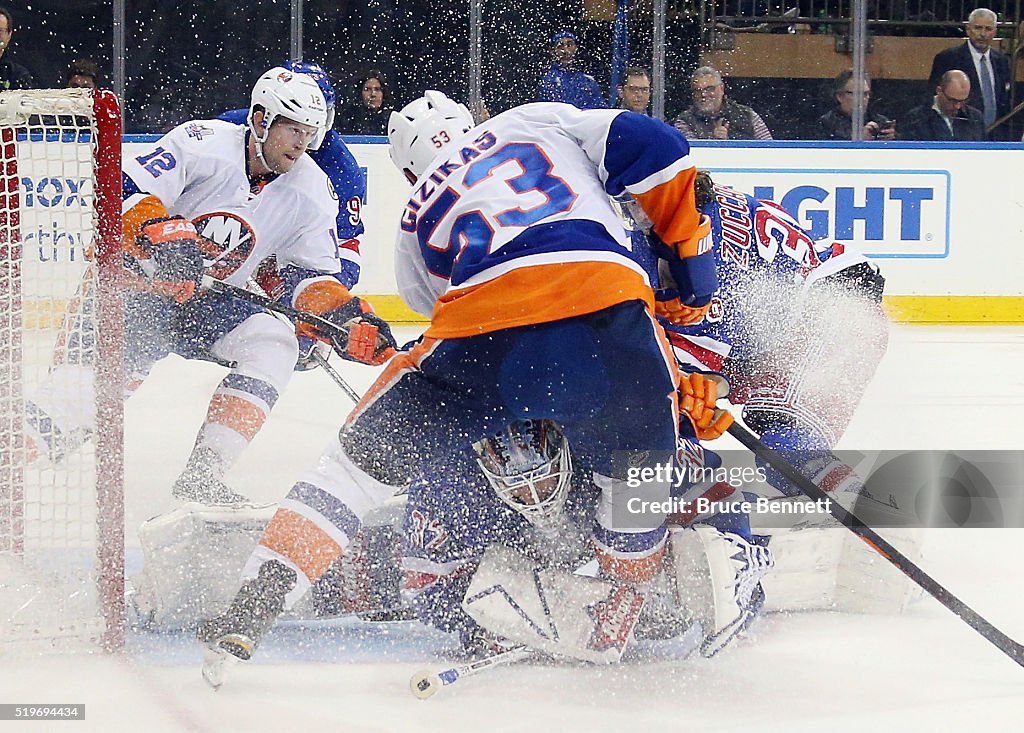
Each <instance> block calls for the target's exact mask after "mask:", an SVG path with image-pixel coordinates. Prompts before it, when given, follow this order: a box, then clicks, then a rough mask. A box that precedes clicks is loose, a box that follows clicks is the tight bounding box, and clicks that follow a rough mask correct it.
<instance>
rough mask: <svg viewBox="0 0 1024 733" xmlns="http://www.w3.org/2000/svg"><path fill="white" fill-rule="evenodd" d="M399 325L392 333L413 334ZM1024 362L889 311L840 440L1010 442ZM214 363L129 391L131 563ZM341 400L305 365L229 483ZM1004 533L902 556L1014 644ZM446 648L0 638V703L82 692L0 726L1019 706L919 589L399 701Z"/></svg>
mask: <svg viewBox="0 0 1024 733" xmlns="http://www.w3.org/2000/svg"><path fill="white" fill-rule="evenodd" d="M400 331H401V333H400V334H396V335H398V337H399V341H400V342H401V340H402V337H406V338H408V337H411V336H412V335H413V334H414V333H415V332H414V331H413V330H412V329H400ZM854 348H855V347H854ZM339 363H340V366H339V368H340V369H341V370H342V372H343V373H344V374H345V375H346V377H347V378H348V379H349V380H350V382H351V384H352V385H353V386H354V387H355V388H356V389H357V390H360V391H362V390H363V389H365V388H366V386H367V385H368V384H369V383H370V382H371V381H372V379H373V377H374V376H375V374H376V373H377V370H376V369H374V368H370V367H364V366H360V365H350V364H347V363H344V362H339V361H338V360H337V359H332V364H335V365H336V366H338V365H339ZM1022 366H1024V327H1000V326H985V327H979V326H973V327H959V326H905V325H900V326H894V327H893V330H892V337H891V340H890V346H889V351H888V353H887V354H886V356H885V359H884V360H883V362H882V364H881V366H880V367H879V370H878V373H877V374H876V376H875V378H874V381H873V382H872V384H871V386H870V388H869V390H868V392H867V395H866V396H865V399H864V401H863V403H862V404H861V406H860V408H859V409H858V411H857V413H856V415H855V417H854V420H853V424H852V425H851V427H850V429H849V431H848V432H847V434H846V436H845V437H844V439H843V442H842V444H841V445H840V447H841V448H855V449H883V448H885V449H894V450H899V449H929V448H931V449H965V450H966V449H1003V450H1010V449H1017V450H1019V449H1021V448H1022V447H1024V429H1022V428H1021V417H1020V415H1021V411H1022V408H1024V370H1022ZM222 375H223V370H222V369H220V368H219V367H216V366H213V365H209V364H202V363H195V362H184V361H182V360H180V359H177V358H176V357H172V358H171V359H169V360H165V361H164V362H163V363H161V364H159V365H158V366H157V368H156V369H155V370H154V373H153V374H152V376H151V378H150V379H149V380H148V381H147V382H146V384H145V385H144V386H143V387H142V388H141V389H140V390H139V392H138V393H137V394H136V395H135V396H134V397H133V398H132V399H131V401H130V402H129V403H128V405H127V407H126V428H127V435H128V438H127V440H128V442H127V448H126V451H127V454H126V472H127V477H126V496H127V499H126V502H127V506H126V511H127V525H126V526H127V543H128V548H129V559H130V561H131V557H132V551H133V550H135V553H134V554H135V556H136V558H137V555H138V552H137V548H138V540H137V536H136V530H137V528H138V526H139V525H140V524H141V523H142V522H143V521H144V520H146V519H148V518H150V517H152V516H154V515H157V514H160V513H163V512H166V511H168V510H170V509H171V508H173V507H174V506H175V502H174V501H173V500H172V499H171V497H170V486H171V483H172V481H173V480H174V478H175V476H176V475H177V473H178V471H179V470H180V469H181V467H182V465H183V464H184V462H185V459H186V457H187V455H188V453H189V450H190V449H191V446H192V442H193V440H194V438H195V434H196V431H197V429H198V427H199V425H200V423H201V421H202V418H203V415H204V412H205V409H206V405H207V401H208V398H209V395H210V393H211V392H212V391H213V388H214V386H215V385H216V383H217V382H218V381H219V380H220V379H221V377H222ZM350 407H351V405H350V403H349V402H348V400H347V399H346V397H345V396H344V394H343V393H342V392H341V391H340V390H339V389H338V388H337V387H336V386H335V385H334V384H333V383H332V382H330V381H329V379H328V378H327V376H326V375H325V374H323V373H322V372H319V371H316V372H308V373H298V374H296V375H295V378H294V380H293V382H292V384H291V386H290V387H289V389H288V390H287V391H286V392H285V393H284V394H283V395H282V397H281V399H280V401H279V402H278V404H277V407H276V409H275V411H274V413H273V415H272V416H271V418H270V420H269V421H268V423H267V425H266V428H265V429H264V430H263V432H262V433H261V434H260V435H259V437H258V438H257V439H256V441H255V444H254V445H252V446H251V448H250V449H249V450H248V451H247V453H246V454H245V456H244V457H243V459H242V461H241V462H240V464H239V465H238V466H237V467H236V468H235V469H234V470H233V471H232V473H231V474H230V475H229V480H230V483H231V484H232V486H233V487H234V488H235V489H237V490H239V491H241V492H243V493H246V494H248V495H249V496H250V497H251V498H252V499H254V500H258V501H267V502H272V501H276V500H278V499H279V498H281V497H282V496H283V495H284V494H285V493H286V492H287V490H288V488H289V487H290V485H291V483H292V481H293V480H294V478H295V477H296V476H297V474H298V473H299V472H300V471H301V470H302V469H303V468H305V467H306V466H308V465H310V464H311V463H312V462H313V461H314V460H315V459H316V457H317V456H318V455H319V454H320V451H321V449H322V448H323V447H324V446H325V445H326V444H327V442H328V441H329V440H331V439H332V436H333V434H334V433H335V431H336V430H337V428H338V426H339V424H340V423H341V421H342V419H343V417H344V416H345V415H346V414H347V412H348V411H349V409H350ZM713 447H721V448H731V447H736V444H735V443H734V442H732V440H731V438H724V439H722V440H721V441H719V442H718V443H717V444H715V445H714V446H713ZM1021 488H1022V490H1024V487H1021ZM1022 552H1024V530H1021V529H986V530H929V531H927V532H926V534H925V539H924V555H925V557H924V560H923V561H922V563H921V564H922V566H923V568H924V569H925V571H926V572H928V573H929V574H931V575H932V577H934V578H935V579H936V580H938V581H939V582H940V583H942V584H944V585H945V586H946V587H947V588H949V589H950V590H951V591H952V592H953V593H954V594H956V595H957V596H958V597H959V598H961V599H962V600H963V601H965V602H966V603H967V604H969V605H970V606H972V607H973V608H974V609H975V610H976V611H977V612H979V613H980V614H981V615H982V616H984V617H985V618H987V619H988V620H989V621H991V622H992V623H993V624H995V625H996V626H997V627H998V628H1000V629H1001V630H1003V631H1004V632H1006V633H1007V634H1009V635H1010V636H1011V637H1013V638H1015V639H1017V640H1018V641H1020V640H1024V610H1022V609H1024V581H1022V580H1021V575H1020V558H1021V557H1022ZM136 562H137V559H136ZM129 570H130V571H131V570H132V568H131V567H129ZM454 646H455V644H454V642H453V641H452V640H449V639H448V638H446V637H444V636H443V635H440V634H435V633H432V632H429V631H427V630H425V629H423V628H422V627H417V626H415V625H414V624H412V623H403V624H377V625H373V626H368V625H366V624H362V623H357V622H343V623H339V622H330V623H327V622H323V623H318V624H317V623H307V624H302V625H299V624H295V623H289V624H282V625H279V626H278V627H276V628H275V630H274V631H272V632H271V634H270V635H269V636H268V637H267V638H266V640H265V641H264V644H263V646H262V647H261V648H260V649H259V651H258V652H257V655H256V658H255V660H254V661H253V662H251V663H248V664H239V665H237V666H235V668H234V670H233V671H232V674H231V676H230V677H229V679H228V681H227V682H226V683H225V685H224V686H223V688H222V689H221V690H219V691H217V692H214V691H213V690H211V689H210V688H209V687H207V686H206V684H205V683H204V682H203V681H202V679H201V677H200V671H199V670H200V651H199V647H198V645H197V644H196V643H194V642H193V640H192V639H191V638H190V637H189V636H187V635H185V634H165V635H156V634H140V633H138V632H129V636H128V652H127V653H126V655H125V656H124V657H122V658H112V657H106V656H103V655H100V654H93V655H80V654H75V655H64V656H55V655H50V656H46V657H32V658H28V659H24V658H18V659H14V658H11V657H5V656H3V654H2V651H0V703H8V704H10V703H21V704H36V705H39V704H70V703H84V704H85V706H86V719H85V720H84V721H80V722H70V721H68V722H62V723H56V722H47V723H36V724H35V725H32V724H26V723H20V722H0V730H40V731H42V730H47V731H49V730H59V731H64V730H67V731H147V732H153V733H156V732H158V731H238V732H239V733H260V732H262V731H295V732H296V733H298V732H302V733H313V732H319V731H345V732H350V731H351V732H355V731H360V732H361V731H444V732H445V733H450V732H452V731H494V732H497V731H520V730H531V731H541V730H550V729H557V730H559V731H564V732H566V733H568V732H569V731H587V732H588V733H598V732H600V731H616V732H620V733H621V732H622V731H634V730H662V731H687V732H692V733H696V732H698V731H701V732H703V731H750V730H756V731H760V732H764V731H787V732H788V733H798V732H799V731H815V732H816V733H820V732H821V731H829V732H830V733H836V732H838V731H857V733H862V731H864V730H880V731H901V732H908V731H954V730H975V731H997V730H1020V726H1021V722H1020V721H1021V720H1024V668H1022V667H1020V666H1018V665H1016V664H1014V662H1013V661H1011V660H1010V659H1009V658H1007V657H1006V656H1004V655H1003V654H1002V653H1001V652H999V651H998V650H997V649H996V648H995V647H993V646H992V645H991V644H989V643H988V642H987V641H986V640H984V639H983V638H981V637H980V636H979V635H978V634H977V633H976V632H975V631H973V630H972V629H971V628H970V627H968V626H967V625H966V624H965V623H963V622H962V621H961V620H959V619H958V618H957V617H955V616H954V615H953V614H952V613H950V612H949V611H947V610H946V609H945V608H943V607H942V606H941V605H940V604H939V603H938V602H936V601H934V600H933V599H931V598H930V597H924V598H922V599H921V600H918V601H916V602H915V603H914V604H913V605H912V606H911V608H910V610H909V611H908V613H906V614H904V615H902V616H862V615H849V614H840V613H825V612H814V613H800V614H797V613H790V614H772V615H768V616H766V617H763V618H761V619H759V620H758V622H757V623H756V624H755V625H754V626H753V627H752V628H751V630H750V631H749V632H748V633H747V635H746V636H745V637H744V638H742V639H740V640H739V641H738V642H737V643H735V644H734V645H732V646H730V647H729V648H727V649H726V650H725V651H724V652H723V653H722V654H720V655H719V656H717V657H715V658H713V659H710V660H706V659H700V658H691V659H685V660H675V661H660V662H651V663H643V664H640V663H631V664H624V665H620V666H617V667H614V668H608V667H605V668H596V667H583V666H533V665H519V666H506V667H502V668H497V669H493V670H490V671H488V672H486V673H484V674H481V675H479V676H477V677H473V678H470V679H466V680H464V681H463V682H460V683H458V684H457V685H455V686H454V687H452V688H449V689H447V690H443V691H442V692H440V693H439V694H438V695H437V696H435V697H434V698H432V699H430V700H427V701H420V700H417V699H415V698H414V697H413V696H412V695H411V694H410V692H409V688H408V681H409V677H410V675H412V674H413V673H414V672H416V671H418V670H420V669H423V668H425V667H430V668H443V667H445V666H451V665H450V664H448V662H452V661H453V658H452V657H451V656H450V654H448V652H450V651H451V650H452V649H454ZM0 650H2V644H0Z"/></svg>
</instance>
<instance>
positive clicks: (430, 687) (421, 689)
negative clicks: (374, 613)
mask: <svg viewBox="0 0 1024 733" xmlns="http://www.w3.org/2000/svg"><path fill="white" fill-rule="evenodd" d="M536 653H537V652H535V651H533V650H532V649H528V648H527V647H525V646H514V647H512V648H511V649H508V650H507V651H504V652H499V653H497V654H494V655H492V656H489V657H484V658H483V659H478V660H477V661H475V662H469V663H467V664H461V665H459V666H458V667H451V668H450V669H442V670H439V671H437V672H431V671H430V670H428V669H424V670H421V671H419V672H417V673H416V674H414V675H413V676H412V677H411V678H410V679H409V689H410V690H411V691H412V694H413V695H415V696H416V697H418V698H419V699H420V700H426V699H427V698H428V697H432V696H433V695H435V694H436V693H437V692H438V691H439V690H442V689H444V688H445V687H449V686H451V685H454V684H455V683H456V682H458V681H459V680H461V679H465V678H466V677H472V676H473V675H475V674H480V673H481V672H483V671H485V670H488V669H493V668H494V667H499V666H501V665H503V664H511V663H512V662H520V661H522V660H524V659H529V658H530V657H532V656H534V655H535V654H536Z"/></svg>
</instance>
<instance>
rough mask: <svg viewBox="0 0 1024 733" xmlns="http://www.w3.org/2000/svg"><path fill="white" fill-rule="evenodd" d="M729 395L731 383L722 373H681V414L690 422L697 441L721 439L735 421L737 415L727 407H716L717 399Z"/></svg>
mask: <svg viewBox="0 0 1024 733" xmlns="http://www.w3.org/2000/svg"><path fill="white" fill-rule="evenodd" d="M727 394H729V383H728V382H726V381H725V379H724V378H723V377H720V376H719V375H711V374H701V373H699V372H693V373H692V374H688V373H686V372H682V373H681V375H680V380H679V414H680V415H682V416H683V417H685V418H686V419H687V420H688V421H689V423H690V425H691V426H692V427H693V434H694V435H695V436H696V437H697V439H698V440H714V439H715V438H721V437H722V435H723V434H724V433H725V431H726V430H728V429H729V426H730V425H732V424H733V422H734V418H733V416H732V414H731V413H730V412H729V411H728V410H720V409H717V408H716V407H715V402H717V401H718V399H719V398H721V397H725V396H726V395H727ZM684 427H685V426H684Z"/></svg>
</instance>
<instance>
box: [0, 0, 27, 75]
mask: <svg viewBox="0 0 1024 733" xmlns="http://www.w3.org/2000/svg"><path fill="white" fill-rule="evenodd" d="M14 30H15V27H14V16H13V15H12V14H11V11H10V10H8V9H7V8H4V7H0V91H6V90H8V89H32V88H33V87H34V86H35V85H34V84H33V83H32V74H31V73H29V70H28V69H26V68H25V67H24V66H22V65H21V64H19V63H18V62H17V61H15V60H14V59H12V58H11V54H10V46H11V37H12V36H13V35H14Z"/></svg>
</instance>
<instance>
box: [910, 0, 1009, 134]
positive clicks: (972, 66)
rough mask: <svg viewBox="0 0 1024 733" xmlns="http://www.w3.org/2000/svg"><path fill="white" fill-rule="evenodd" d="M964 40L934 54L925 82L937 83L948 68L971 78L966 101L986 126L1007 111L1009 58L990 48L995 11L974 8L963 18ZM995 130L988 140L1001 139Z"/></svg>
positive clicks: (993, 36) (994, 23)
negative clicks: (965, 21)
mask: <svg viewBox="0 0 1024 733" xmlns="http://www.w3.org/2000/svg"><path fill="white" fill-rule="evenodd" d="M966 27H967V41H966V42H964V43H963V44H962V45H960V46H955V47H953V48H947V49H945V50H944V51H939V52H938V53H937V54H935V59H934V60H933V61H932V73H931V74H930V75H929V77H928V81H929V83H930V84H932V85H937V84H938V83H939V79H940V78H941V77H942V75H943V74H945V73H946V72H947V71H949V70H950V69H959V70H960V71H962V72H964V73H965V74H967V78H968V79H970V81H971V96H970V98H969V99H968V100H967V103H968V104H969V105H971V106H972V107H977V108H978V109H980V110H981V111H982V115H983V118H984V120H985V127H986V129H987V128H989V127H990V126H991V125H992V123H993V122H995V120H997V119H999V118H1000V117H1002V116H1003V115H1005V114H1006V113H1008V112H1009V111H1010V59H1009V57H1007V55H1006V54H1005V53H1002V52H1001V51H997V50H996V49H994V48H992V41H993V40H994V39H995V37H996V14H995V13H993V12H992V11H991V10H989V9H988V8H977V9H976V10H973V11H971V14H970V15H969V16H968V17H967V23H966ZM1003 136H1004V135H1001V134H1000V131H999V130H993V131H992V132H991V133H990V134H989V138H990V139H1001V137H1003Z"/></svg>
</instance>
